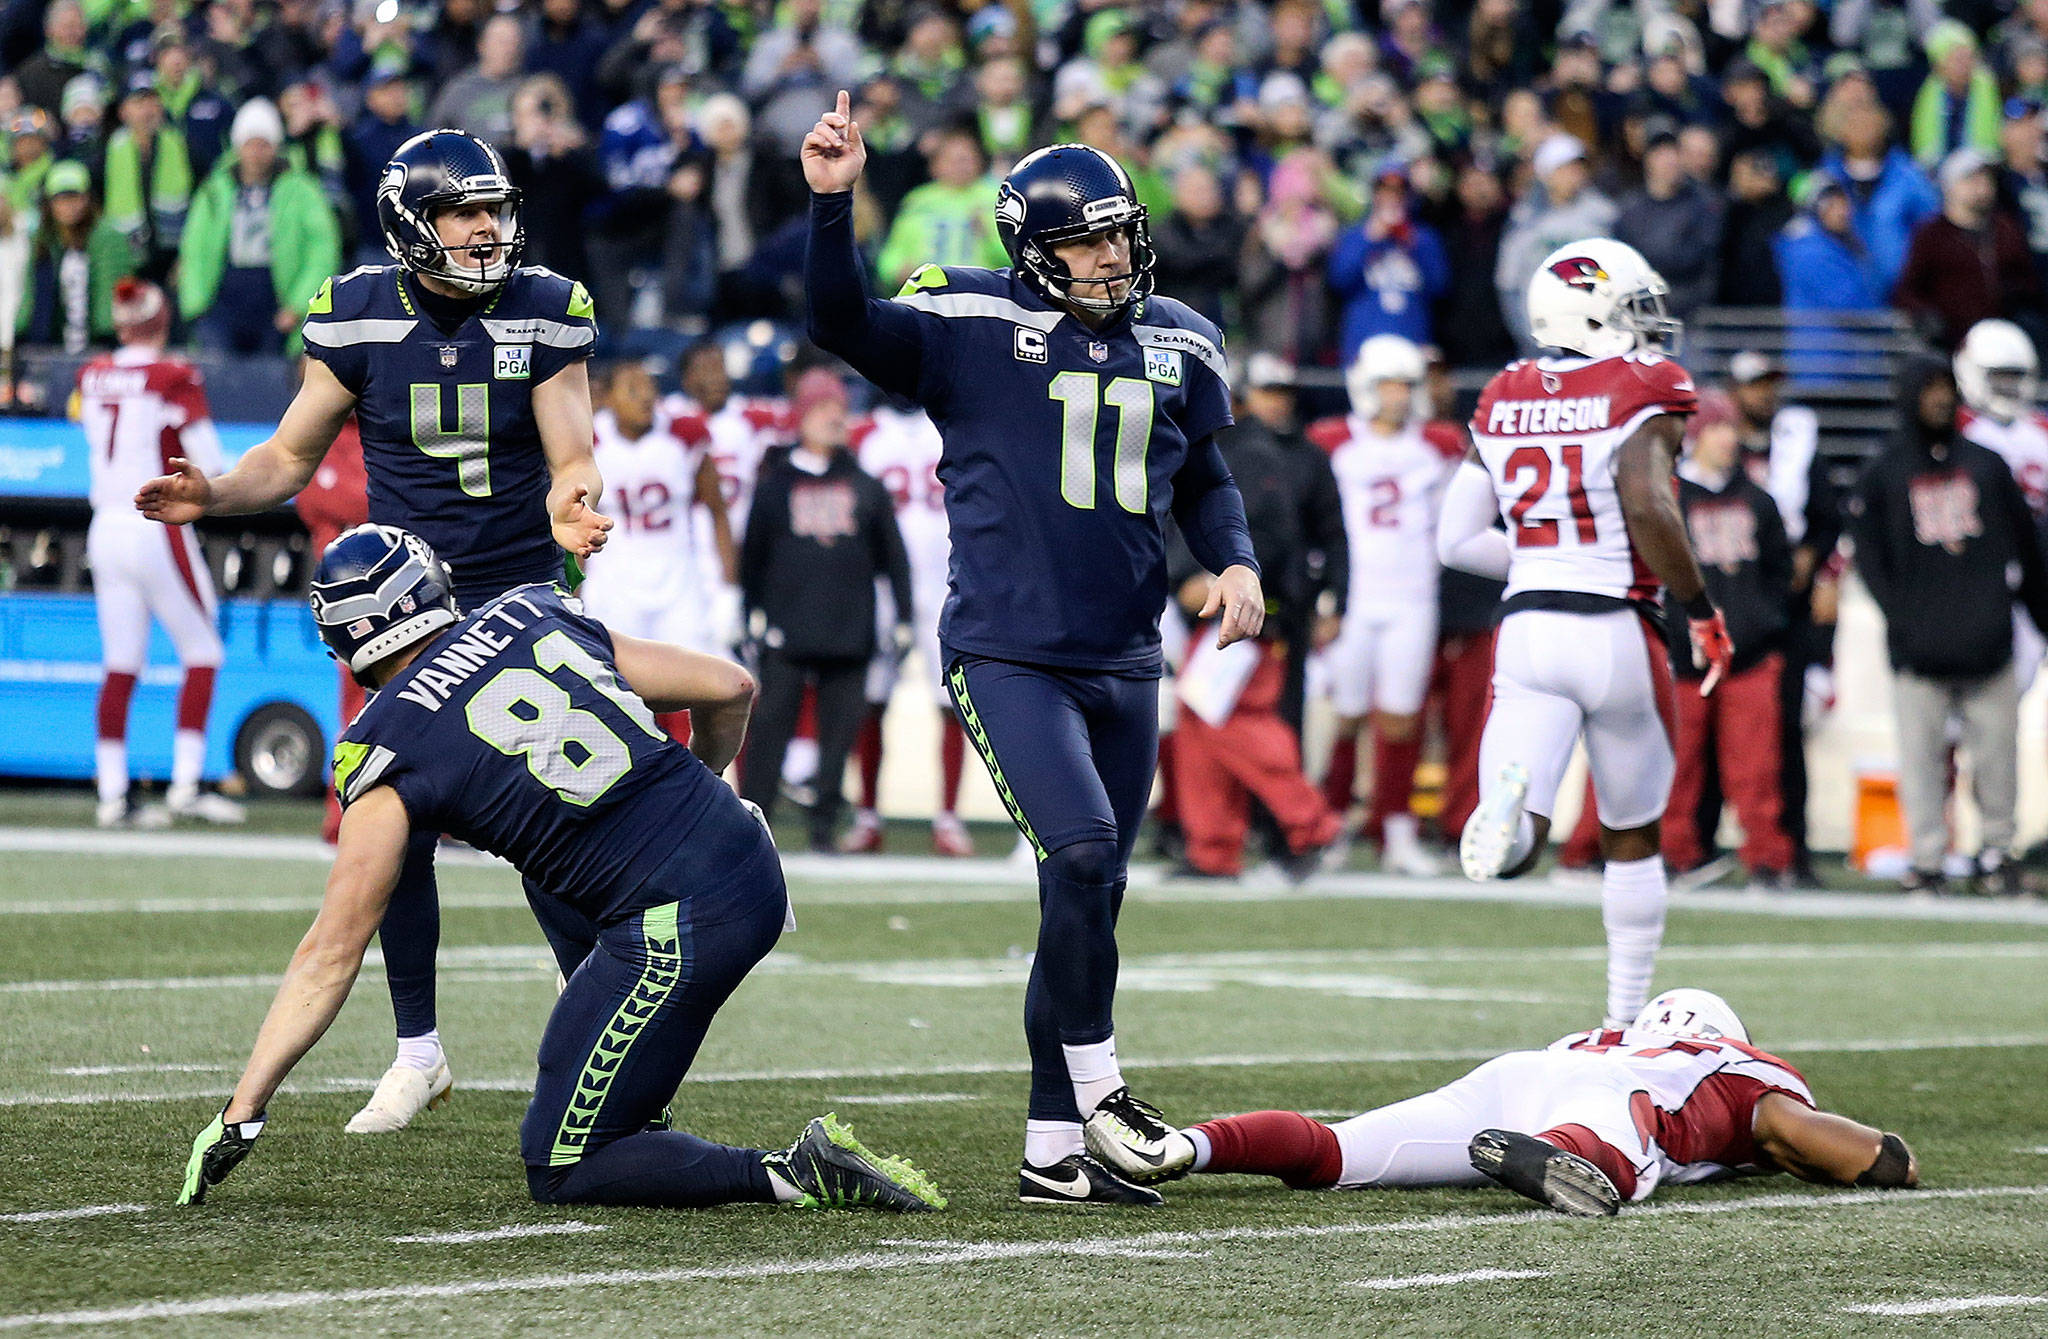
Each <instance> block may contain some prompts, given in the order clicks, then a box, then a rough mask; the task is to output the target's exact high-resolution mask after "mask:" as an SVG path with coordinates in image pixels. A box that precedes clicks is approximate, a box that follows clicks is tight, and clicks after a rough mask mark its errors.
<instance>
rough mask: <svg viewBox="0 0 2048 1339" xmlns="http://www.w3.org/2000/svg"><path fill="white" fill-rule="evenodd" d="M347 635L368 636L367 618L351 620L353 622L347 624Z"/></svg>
mask: <svg viewBox="0 0 2048 1339" xmlns="http://www.w3.org/2000/svg"><path fill="white" fill-rule="evenodd" d="M348 635H349V636H351V637H367V636H369V635H370V620H369V619H367V618H359V619H357V620H356V621H355V622H353V623H351V624H349V625H348Z"/></svg>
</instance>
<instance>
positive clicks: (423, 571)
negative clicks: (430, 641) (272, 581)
mask: <svg viewBox="0 0 2048 1339" xmlns="http://www.w3.org/2000/svg"><path fill="white" fill-rule="evenodd" d="M307 598H308V599H309V600H310V601H311V602H312V605H313V623H314V625H315V626H316V627H318V628H319V629H320V640H321V641H323V642H326V643H327V649H328V650H329V651H330V652H332V653H333V655H334V658H335V659H336V660H339V661H340V662H341V663H342V664H344V665H346V666H348V669H349V673H351V674H353V675H355V676H356V681H357V682H358V683H361V682H363V671H365V670H367V669H369V668H370V666H372V665H374V664H376V663H377V662H378V661H380V660H382V659H384V658H385V657H387V656H390V655H394V654H396V653H397V652H400V651H403V650H404V649H405V648H406V647H408V646H411V645H412V644H413V643H414V642H417V641H420V640H421V639H423V638H425V637H429V636H431V635H433V634H434V633H435V632H437V631H439V630H440V629H442V628H445V627H447V626H448V625H449V624H451V623H454V622H456V621H458V620H459V619H460V618H461V617H462V615H461V613H460V612H459V611H458V610H457V609H456V607H455V579H454V578H453V577H451V576H449V575H448V567H447V565H446V564H445V563H443V562H442V561H441V560H440V559H439V558H437V557H435V556H434V551H433V550H432V549H430V548H428V547H427V542H426V541H425V540H423V539H421V538H420V537H419V536H418V535H415V534H411V533H409V532H407V531H404V530H400V529H399V528H398V527H397V526H395V525H375V524H372V525H359V526H357V527H356V528H355V529H353V530H344V531H342V532H341V535H340V537H339V538H337V539H336V540H335V541H334V542H333V543H332V544H329V545H328V546H327V551H326V552H325V553H323V554H321V555H320V565H319V566H318V567H316V568H314V569H313V580H312V583H311V585H310V587H309V588H308V590H307ZM366 686H367V685H366Z"/></svg>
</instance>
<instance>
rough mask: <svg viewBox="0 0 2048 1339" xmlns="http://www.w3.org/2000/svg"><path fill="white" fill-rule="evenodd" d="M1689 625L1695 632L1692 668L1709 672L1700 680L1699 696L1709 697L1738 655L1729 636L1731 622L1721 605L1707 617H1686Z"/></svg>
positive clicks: (1692, 631)
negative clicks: (1727, 620) (1723, 615)
mask: <svg viewBox="0 0 2048 1339" xmlns="http://www.w3.org/2000/svg"><path fill="white" fill-rule="evenodd" d="M1686 628H1687V630H1688V631H1689V632H1690V633H1691V634H1692V663H1693V668H1694V669H1703V670H1705V671H1706V672H1707V677H1706V678H1705V680H1703V681H1702V682H1701V683H1700V696H1701V697H1707V696H1709V695H1711V694H1712V693H1713V691H1714V688H1715V686H1716V685H1718V684H1719V683H1720V682H1721V680H1722V679H1723V678H1725V677H1726V676H1727V673H1728V666H1729V664H1730V663H1731V662H1732V661H1733V660H1734V659H1735V642H1734V639H1733V638H1731V637H1729V635H1728V625H1727V624H1726V623H1725V622H1723V621H1722V619H1721V611H1720V610H1718V609H1716V610H1715V611H1714V612H1713V613H1712V614H1710V615H1709V616H1707V617H1706V618H1691V619H1687V620H1686Z"/></svg>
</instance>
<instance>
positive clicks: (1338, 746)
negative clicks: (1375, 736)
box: [1323, 734, 1358, 818]
mask: <svg viewBox="0 0 2048 1339" xmlns="http://www.w3.org/2000/svg"><path fill="white" fill-rule="evenodd" d="M1356 789H1358V736H1357V735H1355V734H1353V735H1339V736H1338V737H1337V742H1336V743H1335V744H1333V745H1331V746H1330V770H1329V771H1327V772H1325V773H1324V774H1323V800H1324V802H1325V803H1327V804H1328V805H1329V806H1330V811H1331V812H1332V813H1334V814H1336V815H1337V816H1338V817H1339V818H1342V817H1343V816H1344V815H1345V814H1348V813H1350V812H1351V793H1352V792H1353V791H1354V790H1356Z"/></svg>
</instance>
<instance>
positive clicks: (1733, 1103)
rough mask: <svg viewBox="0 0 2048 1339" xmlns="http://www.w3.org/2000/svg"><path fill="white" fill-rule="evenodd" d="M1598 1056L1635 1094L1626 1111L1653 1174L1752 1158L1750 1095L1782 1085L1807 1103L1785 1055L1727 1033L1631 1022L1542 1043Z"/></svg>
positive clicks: (1740, 1163)
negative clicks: (1699, 1033) (1703, 1034)
mask: <svg viewBox="0 0 2048 1339" xmlns="http://www.w3.org/2000/svg"><path fill="white" fill-rule="evenodd" d="M1548 1050H1549V1051H1552V1052H1570V1053H1572V1054H1573V1055H1574V1056H1597V1057H1599V1060H1600V1061H1601V1063H1602V1065H1603V1066H1606V1065H1611V1066H1612V1067H1613V1069H1614V1071H1615V1073H1614V1078H1615V1079H1616V1080H1618V1083H1619V1086H1621V1087H1624V1088H1626V1089H1628V1090H1629V1091H1630V1092H1631V1093H1633V1094H1634V1095H1635V1097H1634V1098H1633V1099H1632V1105H1633V1107H1634V1111H1633V1115H1634V1120H1635V1124H1636V1127H1637V1129H1638V1131H1639V1132H1640V1133H1641V1134H1642V1135H1643V1139H1644V1142H1645V1144H1646V1145H1648V1146H1649V1151H1650V1152H1651V1153H1652V1154H1653V1155H1654V1156H1656V1157H1657V1159H1658V1161H1659V1162H1660V1163H1661V1172H1662V1174H1661V1175H1660V1176H1659V1177H1658V1180H1659V1181H1660V1182H1662V1183H1664V1184H1667V1185H1685V1184H1688V1183H1690V1182H1696V1181H1705V1180H1710V1179H1712V1178H1714V1177H1716V1176H1720V1175H1724V1174H1726V1172H1728V1171H1730V1170H1733V1169H1735V1168H1738V1167H1746V1166H1753V1165H1755V1163H1754V1161H1753V1158H1752V1157H1751V1153H1752V1145H1751V1142H1750V1131H1751V1125H1752V1122H1753V1120H1754V1119H1755V1114H1756V1103H1757V1101H1758V1100H1759V1099H1760V1098H1761V1097H1762V1096H1763V1095H1764V1094H1765V1093H1767V1092H1776V1093H1784V1094H1786V1095H1787V1096H1789V1097H1791V1098H1793V1099H1794V1100H1795V1101H1798V1102H1800V1103H1802V1104H1804V1105H1806V1106H1812V1105H1813V1104H1814V1102H1813V1090H1812V1089H1811V1088H1809V1087H1808V1086H1807V1083H1806V1076H1805V1075H1803V1074H1801V1073H1800V1072H1799V1071H1798V1070H1796V1069H1794V1068H1793V1067H1792V1066H1791V1065H1790V1064H1788V1063H1786V1062H1785V1061H1784V1060H1781V1059H1779V1058H1778V1057H1777V1056H1775V1055H1771V1054H1769V1053H1768V1052H1765V1051H1759V1050H1757V1049H1756V1048H1755V1047H1754V1046H1749V1045H1746V1044H1744V1043H1742V1042H1739V1041H1736V1040H1734V1039H1733V1038H1721V1039H1718V1040H1707V1039H1705V1038H1700V1037H1671V1036H1666V1035H1664V1034H1663V1033H1659V1032H1647V1031H1642V1030H1639V1029H1636V1028H1626V1029H1595V1030H1593V1031H1590V1032H1575V1033H1573V1034H1572V1035H1570V1036H1568V1037H1560V1038H1558V1039H1557V1040H1556V1041H1554V1042H1552V1043H1551V1044H1550V1046H1549V1048H1548Z"/></svg>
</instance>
